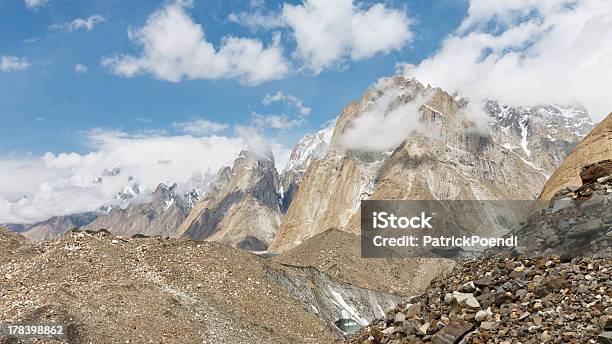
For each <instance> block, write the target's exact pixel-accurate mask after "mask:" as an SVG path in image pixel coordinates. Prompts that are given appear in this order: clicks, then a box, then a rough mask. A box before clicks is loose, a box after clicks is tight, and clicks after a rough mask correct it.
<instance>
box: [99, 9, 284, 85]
mask: <svg viewBox="0 0 612 344" xmlns="http://www.w3.org/2000/svg"><path fill="white" fill-rule="evenodd" d="M188 5H189V3H188V2H187V3H185V2H180V1H179V2H173V3H169V4H167V5H165V6H164V7H162V8H161V9H159V10H157V11H155V12H154V13H153V14H151V16H150V17H149V18H148V19H147V22H146V23H145V25H144V26H143V27H141V28H138V29H135V30H133V29H132V30H130V31H129V36H130V39H131V40H132V41H134V42H135V43H136V44H138V45H140V46H141V47H142V54H141V55H140V56H131V55H121V56H114V57H109V58H104V59H103V60H102V64H103V65H104V66H106V67H108V68H110V70H111V71H112V72H113V73H115V74H117V75H121V76H125V77H132V76H135V75H137V74H143V73H148V74H152V75H153V76H154V77H156V78H158V79H162V80H167V81H172V82H178V81H180V80H182V79H229V78H237V79H239V80H240V81H241V82H242V83H244V84H248V85H255V84H259V83H262V82H265V81H269V80H275V79H280V78H282V77H283V76H284V75H285V74H286V73H287V72H288V70H289V67H288V64H287V62H286V61H285V59H284V57H283V52H282V48H281V46H280V35H279V34H277V35H275V36H274V39H273V41H272V43H271V44H270V45H269V46H267V47H266V46H264V44H263V43H262V42H261V41H259V40H257V39H248V38H239V37H233V36H226V37H224V38H223V39H222V41H221V45H220V47H219V48H218V49H216V48H215V47H214V46H213V45H212V43H210V42H208V41H207V40H206V37H205V35H204V30H203V28H202V26H201V25H200V24H197V23H195V22H194V21H193V18H191V17H190V16H189V14H188V13H187V12H186V7H187V6H188Z"/></svg>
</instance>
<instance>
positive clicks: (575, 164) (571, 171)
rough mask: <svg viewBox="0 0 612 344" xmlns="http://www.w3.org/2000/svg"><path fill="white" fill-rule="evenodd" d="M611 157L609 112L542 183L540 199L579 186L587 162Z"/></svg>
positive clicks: (611, 125) (611, 127)
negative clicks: (582, 169) (582, 170)
mask: <svg viewBox="0 0 612 344" xmlns="http://www.w3.org/2000/svg"><path fill="white" fill-rule="evenodd" d="M605 159H612V114H609V115H608V117H606V118H605V119H604V120H603V121H601V123H599V124H598V125H597V126H596V127H595V128H594V129H593V130H592V131H591V132H590V133H589V134H588V135H587V136H586V137H585V138H584V140H582V142H580V143H579V144H578V145H577V146H576V149H574V151H573V152H572V153H571V154H570V155H569V156H568V157H567V158H566V159H565V160H564V161H563V163H561V165H559V168H557V169H556V170H555V172H554V173H553V174H552V175H551V176H550V179H549V180H548V181H547V182H546V185H544V188H543V190H542V193H541V194H540V197H539V198H540V199H543V200H548V199H551V198H552V197H553V196H554V194H555V193H556V192H557V191H559V190H561V189H563V188H565V187H568V186H580V185H581V184H582V182H581V180H580V169H581V168H582V167H583V166H585V165H588V164H592V163H595V162H598V161H601V160H605Z"/></svg>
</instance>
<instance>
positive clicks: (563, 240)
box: [514, 160, 612, 257]
mask: <svg viewBox="0 0 612 344" xmlns="http://www.w3.org/2000/svg"><path fill="white" fill-rule="evenodd" d="M580 178H581V180H582V185H581V186H579V187H569V188H564V189H561V190H559V191H557V193H556V194H555V196H553V199H552V200H551V201H550V203H548V205H547V206H546V208H545V209H543V210H541V211H540V212H538V213H536V214H535V215H533V216H531V217H530V218H529V219H528V220H527V221H526V223H525V224H524V225H523V226H522V227H521V228H520V229H519V230H518V231H516V232H515V233H514V235H517V236H518V238H519V240H520V245H521V246H520V247H518V248H517V249H515V253H519V254H529V255H535V256H538V255H546V256H547V255H552V254H557V255H571V256H577V255H592V254H597V255H598V256H601V257H612V160H603V161H600V162H598V163H594V164H590V165H587V166H584V167H583V168H582V169H581V172H580Z"/></svg>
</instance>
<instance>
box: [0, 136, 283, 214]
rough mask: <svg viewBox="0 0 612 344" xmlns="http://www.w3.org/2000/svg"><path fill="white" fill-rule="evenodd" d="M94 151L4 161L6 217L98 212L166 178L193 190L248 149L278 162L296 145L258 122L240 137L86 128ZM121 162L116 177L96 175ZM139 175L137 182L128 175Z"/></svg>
mask: <svg viewBox="0 0 612 344" xmlns="http://www.w3.org/2000/svg"><path fill="white" fill-rule="evenodd" d="M85 135H86V137H85V138H86V142H87V144H88V145H89V146H90V147H91V152H89V153H86V154H79V153H46V154H44V155H43V156H41V157H39V158H24V159H15V158H9V159H3V160H0V175H1V176H2V178H0V223H7V222H8V223H32V222H36V221H41V220H45V219H47V218H49V217H51V216H58V215H66V214H73V213H80V212H85V211H95V210H97V209H99V208H100V207H101V206H104V205H109V204H113V203H115V202H117V201H116V200H115V199H114V197H115V196H116V195H117V193H118V192H120V191H121V190H122V189H123V188H124V187H125V186H127V185H129V184H130V183H134V182H135V183H138V184H139V187H140V189H141V190H142V192H143V193H144V194H147V193H149V192H151V191H153V190H154V189H155V188H156V187H157V185H159V183H162V182H163V183H167V184H171V183H175V182H176V183H179V186H180V187H181V189H185V190H186V189H187V188H189V187H191V186H193V184H194V183H197V184H198V185H202V184H203V181H204V182H205V181H209V180H210V179H208V178H211V177H212V176H213V175H214V173H215V172H216V171H217V170H218V169H219V168H220V167H222V166H228V165H230V166H231V164H232V163H233V161H234V159H236V157H237V156H238V153H239V152H240V151H241V150H243V149H251V150H255V152H256V154H268V153H267V152H270V151H273V152H274V154H275V157H276V160H275V161H276V164H277V166H280V165H279V164H283V163H285V162H286V161H287V159H288V155H289V151H290V150H289V149H288V148H285V147H283V146H282V145H280V144H278V143H276V142H275V141H273V140H269V139H264V138H263V136H261V135H259V134H258V133H257V131H256V130H255V129H253V128H244V127H237V128H236V135H235V136H217V135H209V136H202V137H194V136H190V135H179V136H168V135H163V134H159V133H155V132H153V133H147V134H143V133H139V134H128V133H125V132H121V131H108V130H101V129H96V130H92V131H89V132H87V133H86V134H85ZM115 167H118V168H120V169H121V173H120V174H119V175H118V176H116V177H102V178H103V181H102V183H96V182H95V180H96V178H97V177H100V176H101V175H102V172H103V171H104V170H105V169H113V168H115ZM129 176H133V177H134V179H133V180H132V181H128V178H129Z"/></svg>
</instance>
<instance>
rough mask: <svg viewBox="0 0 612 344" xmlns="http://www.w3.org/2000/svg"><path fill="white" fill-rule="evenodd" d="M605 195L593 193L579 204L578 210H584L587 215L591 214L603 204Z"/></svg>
mask: <svg viewBox="0 0 612 344" xmlns="http://www.w3.org/2000/svg"><path fill="white" fill-rule="evenodd" d="M606 199H607V196H603V195H594V196H593V197H591V198H590V199H588V200H587V201H585V202H584V203H582V204H581V205H580V210H582V211H583V212H585V213H586V214H587V215H589V214H592V213H593V212H595V211H597V210H598V209H600V208H602V207H603V206H604V202H605V201H606Z"/></svg>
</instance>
